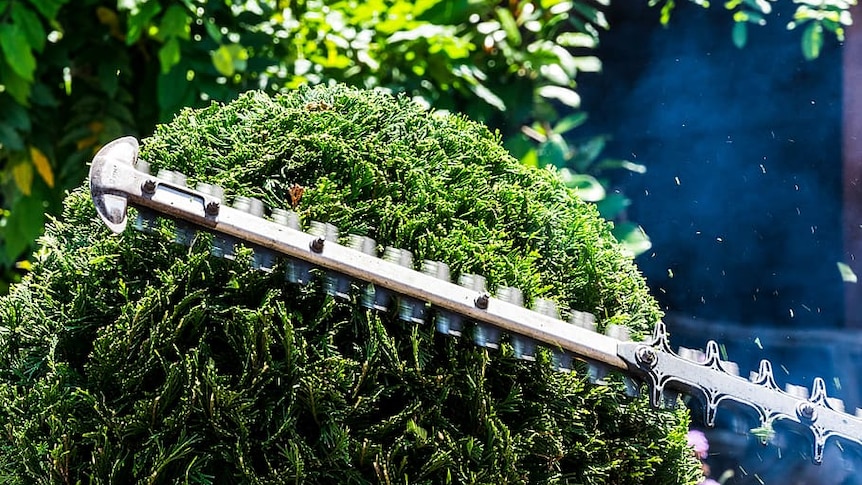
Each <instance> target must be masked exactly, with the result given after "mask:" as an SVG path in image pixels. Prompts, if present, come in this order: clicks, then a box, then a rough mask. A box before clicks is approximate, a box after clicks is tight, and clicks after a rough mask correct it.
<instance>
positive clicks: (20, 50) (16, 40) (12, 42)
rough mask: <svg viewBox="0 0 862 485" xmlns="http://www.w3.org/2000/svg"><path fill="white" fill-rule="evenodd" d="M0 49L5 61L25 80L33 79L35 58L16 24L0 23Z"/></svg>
mask: <svg viewBox="0 0 862 485" xmlns="http://www.w3.org/2000/svg"><path fill="white" fill-rule="evenodd" d="M0 50H2V53H3V56H4V57H5V58H6V63H7V64H8V65H9V67H11V68H12V70H13V71H14V72H15V73H16V74H18V75H19V76H21V78H22V79H24V80H25V81H30V82H32V81H33V72H34V71H35V70H36V58H35V57H33V52H32V50H31V48H30V45H29V44H28V43H27V38H26V37H25V35H24V32H23V30H22V29H21V27H20V26H18V25H17V24H0Z"/></svg>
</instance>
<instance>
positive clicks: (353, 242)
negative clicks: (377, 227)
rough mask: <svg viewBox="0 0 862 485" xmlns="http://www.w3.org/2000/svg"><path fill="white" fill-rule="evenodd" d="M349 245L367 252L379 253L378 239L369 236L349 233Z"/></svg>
mask: <svg viewBox="0 0 862 485" xmlns="http://www.w3.org/2000/svg"><path fill="white" fill-rule="evenodd" d="M347 247H349V248H351V249H355V250H357V251H360V252H362V253H365V254H370V255H376V253H377V241H375V240H374V239H372V238H370V237H368V236H360V235H358V234H351V235H349V236H348V237H347Z"/></svg>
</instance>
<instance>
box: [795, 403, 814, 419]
mask: <svg viewBox="0 0 862 485" xmlns="http://www.w3.org/2000/svg"><path fill="white" fill-rule="evenodd" d="M796 412H797V413H799V417H800V418H805V419H814V414H815V409H814V405H813V404H811V403H810V402H801V403H799V406H797V407H796Z"/></svg>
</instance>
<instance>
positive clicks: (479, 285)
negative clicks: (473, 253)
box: [458, 273, 486, 292]
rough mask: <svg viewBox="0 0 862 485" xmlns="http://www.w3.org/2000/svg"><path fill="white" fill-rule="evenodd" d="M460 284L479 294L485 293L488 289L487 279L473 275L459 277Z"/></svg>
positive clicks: (463, 274) (467, 274) (465, 274)
mask: <svg viewBox="0 0 862 485" xmlns="http://www.w3.org/2000/svg"><path fill="white" fill-rule="evenodd" d="M458 284H459V285H461V286H463V287H464V288H469V289H471V290H474V291H478V292H483V291H485V288H486V283H485V277H484V276H481V275H477V274H472V273H462V274H461V276H459V277H458Z"/></svg>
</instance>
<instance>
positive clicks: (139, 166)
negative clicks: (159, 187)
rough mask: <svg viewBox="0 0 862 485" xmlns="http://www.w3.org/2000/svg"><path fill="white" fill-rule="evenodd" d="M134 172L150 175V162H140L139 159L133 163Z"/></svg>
mask: <svg viewBox="0 0 862 485" xmlns="http://www.w3.org/2000/svg"><path fill="white" fill-rule="evenodd" d="M135 170H137V171H138V172H141V173H145V174H147V175H149V174H150V162H148V161H146V160H142V159H140V158H139V159H138V160H137V161H136V162H135Z"/></svg>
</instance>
